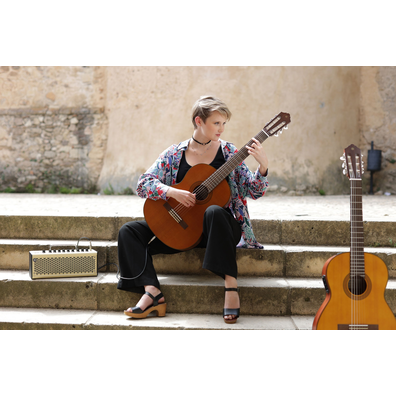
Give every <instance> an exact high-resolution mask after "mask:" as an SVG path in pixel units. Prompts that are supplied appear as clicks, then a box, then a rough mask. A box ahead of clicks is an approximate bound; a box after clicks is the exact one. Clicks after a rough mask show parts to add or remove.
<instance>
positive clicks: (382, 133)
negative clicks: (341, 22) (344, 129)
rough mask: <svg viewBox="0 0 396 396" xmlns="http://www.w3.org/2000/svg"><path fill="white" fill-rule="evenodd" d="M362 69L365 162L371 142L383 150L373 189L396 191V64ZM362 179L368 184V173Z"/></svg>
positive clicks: (362, 128)
mask: <svg viewBox="0 0 396 396" xmlns="http://www.w3.org/2000/svg"><path fill="white" fill-rule="evenodd" d="M361 69H362V72H361V76H362V77H361V79H362V84H361V90H360V103H361V104H360V131H361V149H362V151H363V152H364V154H365V155H366V157H365V158H366V161H365V162H367V152H368V150H370V148H371V142H372V141H373V142H374V149H375V150H381V151H382V160H381V168H382V169H381V171H379V172H375V173H374V174H373V181H374V192H379V193H384V192H390V193H392V194H396V67H377V66H375V67H362V68H361ZM366 168H367V167H366ZM364 178H365V181H366V184H369V179H370V172H366V173H365V175H364Z"/></svg>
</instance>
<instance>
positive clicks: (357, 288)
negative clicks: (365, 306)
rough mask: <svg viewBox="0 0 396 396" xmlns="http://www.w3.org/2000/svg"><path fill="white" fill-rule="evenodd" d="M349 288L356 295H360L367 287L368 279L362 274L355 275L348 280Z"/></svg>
mask: <svg viewBox="0 0 396 396" xmlns="http://www.w3.org/2000/svg"><path fill="white" fill-rule="evenodd" d="M348 289H349V291H350V292H351V293H352V294H354V295H355V296H360V295H362V294H363V293H364V292H365V291H366V289H367V283H366V280H365V279H364V278H362V277H361V276H353V277H352V278H351V279H350V280H349V282H348Z"/></svg>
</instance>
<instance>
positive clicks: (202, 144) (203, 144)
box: [191, 136, 212, 146]
mask: <svg viewBox="0 0 396 396" xmlns="http://www.w3.org/2000/svg"><path fill="white" fill-rule="evenodd" d="M191 137H192V140H194V142H197V143H198V144H200V145H201V146H206V145H207V144H209V143H210V142H211V141H212V140H209V142H206V143H201V142H198V140H197V139H194V136H191Z"/></svg>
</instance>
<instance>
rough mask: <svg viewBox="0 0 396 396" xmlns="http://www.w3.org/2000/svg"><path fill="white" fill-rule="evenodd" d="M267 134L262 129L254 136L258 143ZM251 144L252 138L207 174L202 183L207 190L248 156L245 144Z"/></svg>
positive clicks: (266, 136)
mask: <svg viewBox="0 0 396 396" xmlns="http://www.w3.org/2000/svg"><path fill="white" fill-rule="evenodd" d="M268 137H269V136H268V135H267V134H266V133H265V130H264V129H262V130H261V131H260V132H259V133H258V134H257V135H256V136H255V139H257V140H258V141H259V142H260V143H263V142H264V141H265V140H266V139H267V138H268ZM252 144H253V139H250V140H249V142H248V143H246V144H245V146H243V147H242V148H241V149H240V150H239V151H238V152H237V153H236V154H235V155H234V156H233V157H231V158H230V159H229V160H228V161H226V163H225V164H223V165H222V166H221V167H220V168H219V169H217V171H216V172H214V173H213V174H212V175H211V176H209V177H208V178H207V179H206V180H205V181H204V182H203V183H202V185H203V186H205V187H206V188H207V189H208V191H209V192H211V191H212V190H214V189H215V188H216V187H217V186H218V185H219V183H221V182H222V181H223V180H224V179H225V178H226V177H227V176H228V175H229V174H230V173H231V172H232V171H233V170H234V169H235V168H236V167H237V166H238V165H239V164H240V163H241V162H242V161H244V160H245V159H246V158H247V157H248V156H249V153H248V150H247V148H246V146H250V145H252Z"/></svg>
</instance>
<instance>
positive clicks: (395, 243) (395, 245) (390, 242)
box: [389, 239, 396, 247]
mask: <svg viewBox="0 0 396 396" xmlns="http://www.w3.org/2000/svg"><path fill="white" fill-rule="evenodd" d="M389 244H390V245H391V247H396V242H393V239H389Z"/></svg>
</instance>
